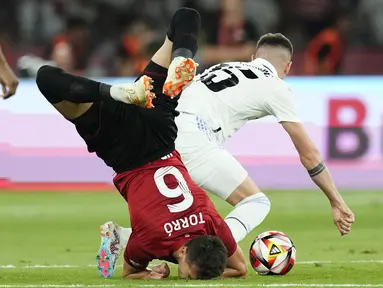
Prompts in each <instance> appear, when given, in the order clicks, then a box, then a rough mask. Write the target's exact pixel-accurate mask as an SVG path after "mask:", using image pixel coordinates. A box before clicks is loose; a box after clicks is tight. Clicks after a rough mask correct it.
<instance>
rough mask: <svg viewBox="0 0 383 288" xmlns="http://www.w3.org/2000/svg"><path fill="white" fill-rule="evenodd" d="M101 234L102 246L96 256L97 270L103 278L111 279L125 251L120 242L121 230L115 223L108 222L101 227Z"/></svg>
mask: <svg viewBox="0 0 383 288" xmlns="http://www.w3.org/2000/svg"><path fill="white" fill-rule="evenodd" d="M100 234H101V246H100V249H99V250H98V253H97V256H96V261H97V269H98V272H99V273H100V275H101V276H102V277H104V278H110V277H112V276H113V273H114V270H115V269H116V263H117V260H118V257H119V256H120V255H121V252H122V251H123V247H122V245H121V241H120V234H121V228H120V227H119V226H118V224H116V223H114V222H111V221H110V222H106V223H105V224H103V225H101V226H100Z"/></svg>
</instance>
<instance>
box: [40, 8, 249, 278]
mask: <svg viewBox="0 0 383 288" xmlns="http://www.w3.org/2000/svg"><path fill="white" fill-rule="evenodd" d="M199 26H200V16H199V13H198V12H197V11H195V10H193V9H187V8H183V9H180V10H178V11H177V12H176V13H175V15H174V16H173V19H172V21H171V24H170V26H169V31H168V33H167V36H166V39H165V42H164V44H163V46H162V47H161V48H160V49H159V50H158V51H157V52H156V53H155V55H154V56H153V57H152V60H151V62H150V63H149V64H148V66H147V67H146V68H145V70H144V71H143V76H141V77H140V78H139V79H138V80H137V82H136V83H134V84H125V85H117V86H110V85H107V84H104V83H99V82H96V81H92V80H90V79H86V78H83V77H78V76H74V75H71V74H68V73H65V72H64V71H63V70H61V69H58V68H55V67H51V66H43V67H42V68H40V70H39V72H38V75H37V79H36V82H37V85H38V87H39V89H40V91H41V92H42V94H43V95H44V96H45V97H46V99H47V100H48V101H49V102H50V103H51V104H52V105H53V106H54V107H55V108H56V109H57V110H58V111H59V112H60V113H61V114H62V115H63V116H64V117H65V118H66V119H67V120H69V121H70V122H72V123H73V124H74V125H75V127H76V129H77V131H78V133H79V134H80V136H81V137H82V138H83V139H84V140H85V142H86V144H87V146H88V150H89V152H95V153H96V154H97V155H98V156H99V157H100V158H101V159H103V160H104V162H105V163H106V164H107V165H108V166H110V167H112V168H113V169H114V170H115V171H116V173H117V175H116V177H115V178H114V183H115V185H116V187H117V189H118V190H119V192H120V193H121V195H122V196H123V197H124V198H125V199H126V200H128V199H129V201H128V205H129V210H130V217H131V226H132V230H133V232H132V233H131V235H130V238H129V241H128V244H127V247H126V249H125V253H124V258H125V262H124V269H123V276H124V277H126V278H129V279H162V278H167V277H168V275H169V274H168V273H167V271H166V269H165V270H164V269H162V268H163V266H159V267H158V268H155V269H153V270H149V269H148V268H147V265H148V263H149V261H151V260H152V259H165V260H169V261H173V262H175V263H178V266H179V276H180V277H181V278H188V279H210V278H214V277H218V276H223V277H243V276H246V275H247V265H246V260H245V257H244V255H243V253H242V251H241V250H240V248H239V247H238V246H237V244H236V242H235V240H234V238H233V236H232V234H231V232H230V229H229V228H228V226H227V224H226V223H225V221H224V220H223V219H222V218H221V217H220V216H219V214H218V212H217V211H216V209H215V207H214V205H213V204H212V202H211V201H210V200H209V198H208V197H207V195H206V193H205V192H204V191H203V190H202V189H201V188H199V187H198V186H197V185H196V184H195V183H194V182H193V181H192V180H191V178H190V176H189V174H188V172H187V170H186V168H185V166H184V164H183V163H182V161H181V159H180V156H179V154H178V153H177V152H176V151H175V143H174V141H175V139H176V136H177V127H176V124H175V121H174V119H175V117H176V115H177V114H178V112H176V111H175V108H176V106H177V101H178V97H175V96H177V95H178V94H179V93H180V92H181V90H182V88H183V86H184V85H185V84H187V83H188V82H190V81H191V80H192V79H193V78H194V75H195V69H196V64H195V63H194V61H193V60H192V59H191V58H192V57H194V55H195V53H196V52H197V46H198V43H197V38H198V30H199ZM168 67H169V70H168ZM144 75H147V76H150V77H151V79H152V80H153V81H154V82H151V79H149V78H148V77H147V76H144ZM151 88H153V89H152V90H153V92H154V93H155V96H156V98H154V95H153V94H152V92H151V91H150V90H151ZM163 92H164V93H163ZM165 94H166V95H165ZM174 97H175V98H174ZM123 102H125V103H123ZM131 104H136V105H131ZM152 104H153V105H154V108H152V109H147V108H150V107H151V106H152ZM140 106H142V107H140ZM181 222H182V225H180V226H172V223H181ZM106 239H107V241H106V242H108V241H109V242H110V240H111V237H107V238H106ZM153 243H157V245H153ZM104 244H105V245H103V246H102V247H101V250H100V253H99V258H100V259H99V260H100V263H99V264H100V267H99V271H100V273H101V275H103V276H104V277H110V276H112V274H113V272H114V268H115V261H116V260H117V256H118V255H117V253H116V251H114V250H112V249H110V250H109V249H108V248H112V247H111V246H109V245H108V243H104ZM118 252H121V251H118ZM160 268H161V269H160Z"/></svg>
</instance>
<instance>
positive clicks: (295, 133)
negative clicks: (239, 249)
mask: <svg viewBox="0 0 383 288" xmlns="http://www.w3.org/2000/svg"><path fill="white" fill-rule="evenodd" d="M280 123H281V124H282V126H283V128H284V129H285V130H286V132H287V133H288V134H289V135H290V138H291V140H292V141H293V143H294V146H295V148H296V149H297V151H298V153H299V157H300V159H301V162H302V164H303V166H304V167H305V168H306V169H307V171H308V173H309V175H310V177H311V179H312V180H313V181H314V182H315V184H316V185H317V186H318V187H319V188H320V189H321V190H322V191H323V192H324V194H325V195H326V196H327V198H328V199H329V201H330V204H331V207H332V212H333V217H334V223H335V225H336V226H337V228H338V230H339V232H340V233H341V235H345V234H348V233H349V232H350V229H351V224H352V223H354V214H353V213H352V212H351V210H350V209H349V208H348V206H347V205H346V203H345V202H344V200H343V198H342V196H341V195H340V194H339V192H338V190H337V188H336V186H335V184H334V182H333V180H332V178H331V175H330V172H329V170H328V169H327V167H326V165H325V163H324V162H323V160H322V157H321V155H320V153H319V151H318V149H317V148H316V147H315V145H314V143H313V142H312V141H311V139H310V137H309V136H308V135H307V133H306V130H305V128H304V126H303V125H302V124H301V123H298V122H287V121H286V122H280Z"/></svg>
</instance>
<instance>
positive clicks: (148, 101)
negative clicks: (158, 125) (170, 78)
mask: <svg viewBox="0 0 383 288" xmlns="http://www.w3.org/2000/svg"><path fill="white" fill-rule="evenodd" d="M152 83H153V80H152V78H150V77H149V76H146V75H144V76H142V77H141V78H140V79H138V81H137V82H135V83H128V84H118V85H113V86H112V87H111V88H110V96H112V98H113V99H114V100H116V101H120V102H124V103H127V104H135V105H137V106H141V107H144V108H152V107H154V106H153V104H152V100H153V99H154V98H156V95H155V94H154V93H153V92H151V90H152V89H153V85H152Z"/></svg>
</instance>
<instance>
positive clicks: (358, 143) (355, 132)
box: [327, 98, 369, 160]
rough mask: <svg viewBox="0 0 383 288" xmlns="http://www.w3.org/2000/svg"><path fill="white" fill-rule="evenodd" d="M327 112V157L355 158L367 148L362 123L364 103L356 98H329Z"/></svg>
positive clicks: (367, 144)
mask: <svg viewBox="0 0 383 288" xmlns="http://www.w3.org/2000/svg"><path fill="white" fill-rule="evenodd" d="M328 104H329V106H328V107H329V109H328V111H329V114H328V117H329V118H328V146H327V147H328V159H330V160H347V159H349V160H351V159H353V160H356V159H358V158H360V157H362V156H363V155H364V154H365V153H366V152H367V150H368V148H369V138H368V136H367V134H366V131H365V130H364V127H363V124H364V121H365V118H366V113H367V111H366V105H365V104H364V103H363V102H362V101H361V100H360V99H356V98H347V99H330V100H329V103H328Z"/></svg>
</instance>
